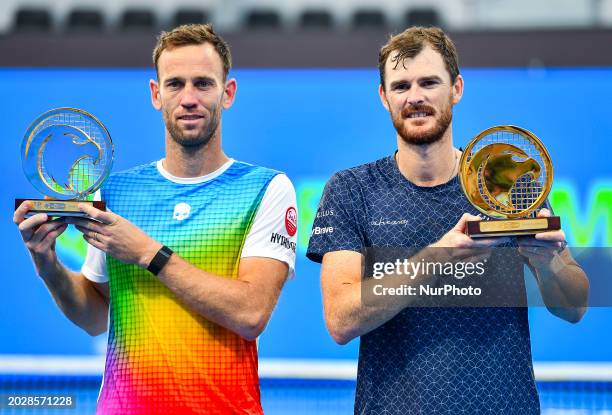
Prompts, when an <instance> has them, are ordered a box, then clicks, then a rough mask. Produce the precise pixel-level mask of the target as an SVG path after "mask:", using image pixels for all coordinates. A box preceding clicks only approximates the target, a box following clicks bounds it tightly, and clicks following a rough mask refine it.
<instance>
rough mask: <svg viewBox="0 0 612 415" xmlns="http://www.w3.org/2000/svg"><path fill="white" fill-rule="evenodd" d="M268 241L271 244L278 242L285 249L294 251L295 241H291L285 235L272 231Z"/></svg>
mask: <svg viewBox="0 0 612 415" xmlns="http://www.w3.org/2000/svg"><path fill="white" fill-rule="evenodd" d="M270 242H272V243H273V244H278V245H280V246H282V247H284V248H286V249H290V250H292V251H293V252H295V242H292V241H291V240H290V239H289V238H287V237H286V236H285V235H281V234H280V233H276V232H274V233H273V234H272V236H271V238H270Z"/></svg>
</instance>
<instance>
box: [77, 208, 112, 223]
mask: <svg viewBox="0 0 612 415" xmlns="http://www.w3.org/2000/svg"><path fill="white" fill-rule="evenodd" d="M79 209H80V210H81V212H83V213H86V214H87V215H88V216H89V217H92V218H94V219H96V220H98V221H100V222H102V223H106V224H108V225H112V224H114V223H115V222H116V221H117V215H115V214H114V213H110V212H104V211H102V210H100V209H96V208H95V207H93V206H91V205H89V204H87V203H79Z"/></svg>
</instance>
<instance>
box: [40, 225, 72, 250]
mask: <svg viewBox="0 0 612 415" xmlns="http://www.w3.org/2000/svg"><path fill="white" fill-rule="evenodd" d="M67 228H68V224H67V223H64V224H62V225H61V226H60V227H58V228H56V229H54V230H52V231H50V232H49V233H47V235H46V236H45V237H44V238H43V239H42V241H41V243H42V244H43V245H47V246H49V247H50V246H51V244H52V243H53V241H55V240H56V239H57V238H58V237H59V236H60V235H61V234H63V233H64V232H65V231H66V229H67Z"/></svg>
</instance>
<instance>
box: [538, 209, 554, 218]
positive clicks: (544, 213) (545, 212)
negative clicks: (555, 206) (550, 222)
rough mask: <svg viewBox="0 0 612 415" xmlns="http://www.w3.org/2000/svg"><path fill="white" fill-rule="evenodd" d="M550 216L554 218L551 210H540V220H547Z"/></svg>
mask: <svg viewBox="0 0 612 415" xmlns="http://www.w3.org/2000/svg"><path fill="white" fill-rule="evenodd" d="M549 216H552V215H551V213H550V210H548V209H546V208H542V209H540V211H539V212H538V215H537V217H538V218H547V217H549Z"/></svg>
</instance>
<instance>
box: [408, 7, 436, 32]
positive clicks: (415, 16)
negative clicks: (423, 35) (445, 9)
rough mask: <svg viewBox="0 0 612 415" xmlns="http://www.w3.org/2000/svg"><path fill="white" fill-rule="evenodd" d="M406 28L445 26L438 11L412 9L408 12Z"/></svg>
mask: <svg viewBox="0 0 612 415" xmlns="http://www.w3.org/2000/svg"><path fill="white" fill-rule="evenodd" d="M405 26H425V27H428V26H444V25H443V24H442V20H441V19H440V14H439V13H438V11H437V10H435V9H431V8H427V9H425V8H423V9H421V8H419V9H411V10H408V11H407V12H406V19H405Z"/></svg>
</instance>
